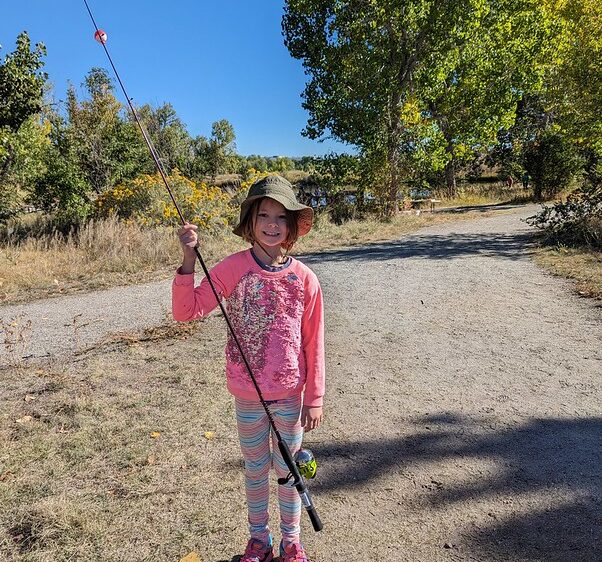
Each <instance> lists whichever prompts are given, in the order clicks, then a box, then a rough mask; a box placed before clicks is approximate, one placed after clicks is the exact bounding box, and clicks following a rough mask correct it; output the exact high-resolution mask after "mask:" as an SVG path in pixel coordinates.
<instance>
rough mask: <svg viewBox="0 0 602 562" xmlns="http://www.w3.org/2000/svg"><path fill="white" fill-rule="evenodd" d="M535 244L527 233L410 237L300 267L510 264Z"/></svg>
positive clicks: (314, 258)
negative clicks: (472, 260) (470, 261)
mask: <svg viewBox="0 0 602 562" xmlns="http://www.w3.org/2000/svg"><path fill="white" fill-rule="evenodd" d="M534 242H535V236H534V233H533V232H531V231H526V232H518V233H513V234H503V233H499V232H496V233H478V234H466V233H464V234H454V233H451V234H413V235H408V236H406V237H404V238H403V239H402V240H398V241H394V242H385V243H375V244H366V245H362V246H360V247H357V248H348V249H344V250H335V251H331V252H328V251H326V252H322V253H320V254H307V255H304V256H303V262H304V263H309V264H311V263H323V262H327V261H350V260H356V261H357V260H362V261H373V260H381V261H382V260H394V259H403V258H424V259H435V260H446V259H453V258H457V257H468V256H479V255H480V256H492V257H499V258H505V259H510V260H518V259H524V258H525V257H526V256H527V255H528V253H529V250H530V249H531V248H532V247H533V245H534Z"/></svg>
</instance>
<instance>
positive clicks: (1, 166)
mask: <svg viewBox="0 0 602 562" xmlns="http://www.w3.org/2000/svg"><path fill="white" fill-rule="evenodd" d="M45 54H46V49H45V47H44V45H42V44H41V43H38V44H36V46H35V49H34V50H32V49H31V41H30V39H29V36H28V35H27V33H26V32H23V33H21V34H19V36H18V37H17V48H16V50H15V51H14V52H12V53H9V54H7V55H6V57H5V59H4V61H3V62H2V63H0V221H5V220H6V219H8V218H9V217H11V216H13V215H15V214H16V213H18V212H19V211H20V210H21V207H22V206H23V203H24V199H25V195H26V194H25V191H24V187H25V185H26V184H27V183H28V181H29V180H30V179H31V178H34V177H35V176H36V175H37V174H38V173H39V172H40V170H39V168H40V162H39V160H36V158H37V157H38V156H39V154H40V151H41V147H42V145H43V144H44V142H45V141H44V137H45V135H44V133H43V132H42V131H41V128H40V127H41V126H40V124H39V123H38V122H37V121H36V120H35V119H34V117H35V116H36V115H37V114H38V113H39V111H40V109H41V107H42V100H43V90H44V85H45V83H46V80H47V76H46V74H45V73H43V72H40V69H41V68H42V66H43V65H44V63H43V61H42V57H43V56H44V55H45Z"/></svg>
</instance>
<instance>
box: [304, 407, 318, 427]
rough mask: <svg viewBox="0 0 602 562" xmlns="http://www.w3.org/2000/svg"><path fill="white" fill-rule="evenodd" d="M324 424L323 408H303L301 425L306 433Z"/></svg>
mask: <svg viewBox="0 0 602 562" xmlns="http://www.w3.org/2000/svg"><path fill="white" fill-rule="evenodd" d="M321 423H322V406H313V407H312V406H303V408H302V410H301V425H302V426H303V429H304V430H305V431H311V430H312V429H316V428H317V427H320V424H321Z"/></svg>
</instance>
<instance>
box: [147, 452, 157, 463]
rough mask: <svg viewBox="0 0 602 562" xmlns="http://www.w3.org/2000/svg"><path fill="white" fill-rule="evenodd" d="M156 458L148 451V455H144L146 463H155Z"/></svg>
mask: <svg viewBox="0 0 602 562" xmlns="http://www.w3.org/2000/svg"><path fill="white" fill-rule="evenodd" d="M156 460H157V457H155V455H153V454H152V453H150V454H149V455H148V457H146V464H155V461H156Z"/></svg>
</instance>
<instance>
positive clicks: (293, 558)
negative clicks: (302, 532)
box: [280, 542, 310, 562]
mask: <svg viewBox="0 0 602 562" xmlns="http://www.w3.org/2000/svg"><path fill="white" fill-rule="evenodd" d="M280 562H310V561H309V558H308V557H307V554H305V549H304V548H303V545H302V544H301V543H299V542H290V543H288V544H283V543H280Z"/></svg>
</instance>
